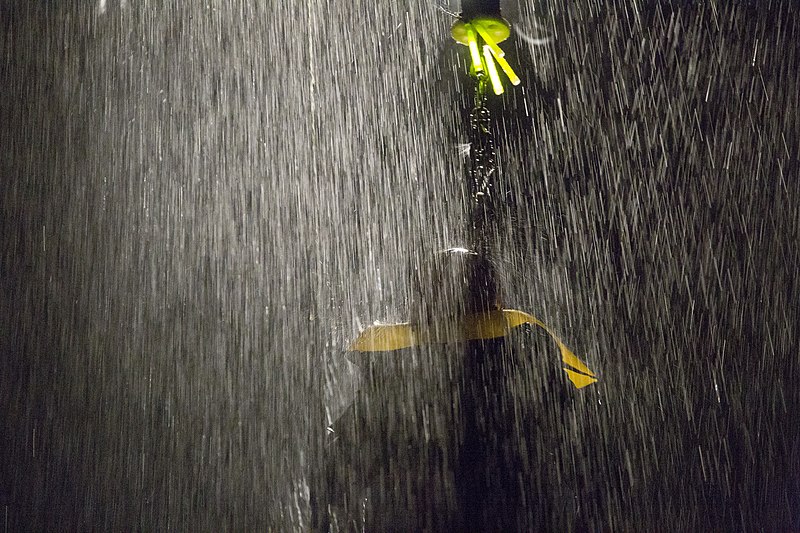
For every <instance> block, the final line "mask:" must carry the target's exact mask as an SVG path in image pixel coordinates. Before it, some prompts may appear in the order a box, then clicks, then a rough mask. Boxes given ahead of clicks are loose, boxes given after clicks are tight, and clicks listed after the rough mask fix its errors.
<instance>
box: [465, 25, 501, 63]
mask: <svg viewBox="0 0 800 533" xmlns="http://www.w3.org/2000/svg"><path fill="white" fill-rule="evenodd" d="M472 26H473V27H474V28H475V29H476V30H477V31H478V33H479V34H480V36H481V37H483V40H484V41H486V46H488V47H489V48H491V49H492V52H493V53H494V55H495V56H496V57H505V55H506V53H505V52H503V50H502V49H501V48H500V47H499V46H497V43H496V42H495V41H494V39H493V38H492V36H491V35H489V32H488V31H487V29H486V27H485V26H484V25H483V23H482V22H479V21H477V20H476V21H473V23H472Z"/></svg>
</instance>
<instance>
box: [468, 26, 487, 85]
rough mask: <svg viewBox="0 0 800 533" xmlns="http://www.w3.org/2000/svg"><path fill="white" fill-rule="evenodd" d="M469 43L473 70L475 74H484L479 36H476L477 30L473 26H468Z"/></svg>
mask: <svg viewBox="0 0 800 533" xmlns="http://www.w3.org/2000/svg"><path fill="white" fill-rule="evenodd" d="M466 26H467V43H468V45H469V55H470V57H472V68H473V70H475V73H476V74H478V73H481V72H483V61H481V53H480V50H478V36H477V35H475V28H473V26H472V24H467V25H466Z"/></svg>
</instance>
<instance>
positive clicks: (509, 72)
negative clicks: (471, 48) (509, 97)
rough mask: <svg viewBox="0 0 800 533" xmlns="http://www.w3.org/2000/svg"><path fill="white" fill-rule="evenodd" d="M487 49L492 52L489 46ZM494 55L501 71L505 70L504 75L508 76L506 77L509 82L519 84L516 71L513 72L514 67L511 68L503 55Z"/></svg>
mask: <svg viewBox="0 0 800 533" xmlns="http://www.w3.org/2000/svg"><path fill="white" fill-rule="evenodd" d="M489 50H491V51H492V53H493V54H494V50H492V49H491V48H490V49H489ZM494 57H495V59H497V62H498V63H499V64H500V68H502V69H503V72H505V73H506V76H508V79H509V80H511V83H512V84H514V85H519V84H520V79H519V76H517V73H516V72H514V69H512V68H511V65H509V64H508V61H506V60H505V58H504V57H503V56H498V55H497V54H494Z"/></svg>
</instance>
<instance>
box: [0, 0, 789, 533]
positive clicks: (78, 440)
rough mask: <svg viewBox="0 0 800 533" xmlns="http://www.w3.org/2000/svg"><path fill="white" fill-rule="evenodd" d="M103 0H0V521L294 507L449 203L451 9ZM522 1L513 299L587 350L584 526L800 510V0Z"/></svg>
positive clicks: (246, 521) (510, 126) (448, 231)
mask: <svg viewBox="0 0 800 533" xmlns="http://www.w3.org/2000/svg"><path fill="white" fill-rule="evenodd" d="M103 4H104V6H105V7H104V12H103V13H100V10H99V9H98V5H97V4H96V3H92V2H88V1H86V2H59V3H56V2H46V1H42V0H31V1H29V2H5V3H3V4H2V7H0V90H1V91H2V93H0V94H2V103H0V148H2V152H0V153H2V156H0V231H1V232H2V240H1V241H0V275H1V276H2V280H0V312H2V315H0V324H2V326H0V349H1V350H2V354H1V356H2V359H0V456H1V458H0V531H6V530H7V531H12V530H86V529H111V530H139V529H142V530H165V529H177V530H223V529H230V530H264V529H265V528H269V527H271V528H274V529H276V530H291V529H302V528H304V527H305V524H307V519H308V516H307V515H308V509H307V494H306V486H305V472H306V470H307V466H308V465H309V464H310V460H309V457H311V456H313V455H314V454H315V453H316V451H317V450H318V447H319V443H320V440H321V431H320V430H321V428H322V426H324V424H325V414H324V413H323V412H322V409H321V408H320V407H319V406H320V405H325V406H327V408H328V411H329V416H333V415H334V414H335V412H336V411H337V409H338V404H337V398H338V396H337V394H338V393H339V392H340V391H342V390H343V389H345V388H347V386H348V384H349V383H350V382H351V379H350V377H349V374H348V367H347V366H346V365H345V364H344V363H343V361H342V359H341V352H342V350H343V349H344V348H345V346H346V345H347V341H348V339H351V338H353V336H354V335H355V334H356V333H357V332H358V330H359V329H360V328H361V327H363V326H365V325H366V324H369V323H371V322H372V321H373V320H375V319H381V320H398V319H401V318H402V316H403V314H402V313H403V306H404V302H405V299H406V297H407V292H408V290H407V288H406V281H405V273H406V269H407V267H408V263H409V260H410V259H411V258H415V257H421V256H424V255H425V254H426V253H428V252H429V251H430V250H434V249H437V248H441V247H444V246H451V245H453V244H457V243H458V242H459V239H461V238H462V236H463V234H462V226H461V223H460V218H459V216H460V212H461V208H462V198H461V183H462V179H463V170H464V164H465V161H464V160H463V156H460V155H459V152H458V150H457V148H456V147H455V145H454V143H455V142H466V141H465V139H464V138H463V135H462V134H461V133H460V132H461V131H462V124H461V122H460V120H461V115H462V113H461V110H460V109H459V106H460V105H461V102H462V100H463V98H464V93H463V92H461V93H459V90H460V87H461V86H460V85H459V82H458V81H457V78H458V76H459V75H458V70H459V67H458V66H457V63H456V60H455V56H454V48H453V46H451V44H450V41H449V36H448V28H449V25H450V24H451V22H452V20H451V19H450V18H449V17H448V16H447V15H446V14H445V13H443V12H442V11H441V10H440V9H437V7H436V3H435V2H423V1H421V0H420V1H403V2H363V1H359V0H354V1H352V2H338V3H333V2H326V1H322V0H309V1H307V2H261V3H258V2H255V3H254V2H244V1H239V0H233V1H230V2H211V3H209V2H178V1H173V0H169V1H165V2H150V1H142V2H138V1H133V0H131V1H129V2H127V3H124V2H119V1H112V0H108V2H106V3H103ZM519 4H521V5H517V3H514V5H509V6H506V7H507V13H508V16H509V17H510V18H511V19H512V21H513V22H515V23H516V24H517V25H518V26H519V27H520V28H524V29H525V31H527V32H529V34H530V35H533V36H535V37H542V38H544V37H550V41H549V42H547V43H546V44H545V45H543V46H536V47H532V48H527V45H525V44H523V43H522V42H520V44H519V51H520V54H521V57H522V56H524V57H528V59H527V60H526V62H524V63H523V64H524V69H521V70H522V72H521V74H523V77H524V78H525V84H524V86H525V93H524V94H525V95H526V96H527V108H526V107H525V105H524V104H522V103H521V102H522V100H521V98H522V95H523V92H522V89H515V92H514V93H513V94H514V96H511V95H509V96H508V97H507V98H506V100H505V101H504V102H505V104H507V107H508V108H509V109H511V108H514V109H516V114H513V115H512V114H511V113H509V114H507V115H506V120H505V122H504V126H503V127H502V128H501V133H502V134H501V135H500V139H499V141H500V143H501V145H502V146H503V149H502V151H501V159H502V162H503V171H504V176H505V178H504V181H503V182H502V184H501V188H502V191H504V192H505V193H507V198H508V202H507V205H508V213H507V215H508V219H509V220H511V221H512V224H510V225H509V226H508V228H507V231H504V232H501V235H500V236H499V239H500V242H501V243H502V249H503V254H502V255H503V256H502V258H501V259H502V261H503V264H504V265H505V266H506V275H507V276H508V278H509V284H510V285H511V286H513V287H514V291H513V293H512V294H510V295H509V296H508V298H507V300H508V302H507V304H508V305H510V306H513V307H518V308H521V309H526V310H528V311H531V312H533V313H534V314H536V315H537V316H539V317H541V318H542V319H545V320H546V321H547V322H548V323H550V324H552V325H553V327H554V328H555V329H556V330H557V331H558V332H559V333H560V334H561V335H562V336H563V337H564V339H565V340H567V341H568V343H569V344H570V345H571V346H572V347H573V348H574V349H575V351H576V353H579V354H580V355H582V356H583V357H584V358H585V359H586V360H588V361H589V362H590V364H591V365H592V366H593V368H595V369H597V370H598V372H599V373H600V374H601V376H602V379H601V382H600V383H599V384H598V385H597V390H598V392H599V393H600V394H601V395H602V398H603V400H602V402H603V403H602V404H599V405H598V407H597V416H598V418H599V424H600V426H601V427H602V428H603V431H602V434H601V435H597V436H595V437H593V438H596V439H597V443H596V446H597V450H598V452H597V455H598V456H599V457H602V458H604V459H605V460H604V462H603V463H602V465H601V466H599V467H598V469H599V471H598V472H597V483H598V486H600V487H601V489H602V493H603V494H604V495H605V504H604V511H603V512H602V513H599V515H598V516H597V517H596V521H595V522H596V523H595V526H596V527H598V528H600V529H603V530H638V531H643V530H648V531H659V530H664V531H667V530H669V531H675V530H681V531H700V530H709V529H718V530H720V531H730V530H755V529H759V528H765V529H767V530H791V529H800V414H798V406H799V405H800V387H798V386H797V383H798V380H800V356H798V350H799V349H800V340H799V338H800V314H799V312H798V308H800V306H798V301H800V287H798V281H797V277H798V275H797V273H798V265H799V264H800V252H799V251H798V242H800V182H799V181H798V178H799V177H800V176H798V169H799V168H800V161H799V160H798V157H799V156H798V153H800V45H798V43H800V15H799V14H798V8H797V7H796V6H795V3H794V2H791V1H788V0H787V1H783V2H781V1H771V2H768V1H764V2H759V3H758V4H757V5H756V4H755V3H747V2H740V3H733V2H719V1H714V0H712V1H709V2H703V3H693V2H674V1H673V2H669V1H663V2H655V1H651V2H622V1H612V2H604V3H602V5H599V4H597V3H595V2H593V1H576V2H569V3H567V4H564V5H561V4H557V3H554V2H544V1H539V2H531V3H525V2H520V3H519ZM524 109H527V114H526V113H525V112H524V111H521V110H524ZM576 461H580V458H576Z"/></svg>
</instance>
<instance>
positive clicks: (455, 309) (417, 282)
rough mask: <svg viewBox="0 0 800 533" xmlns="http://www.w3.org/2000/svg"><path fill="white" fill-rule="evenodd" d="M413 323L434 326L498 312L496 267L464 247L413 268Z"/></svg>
mask: <svg viewBox="0 0 800 533" xmlns="http://www.w3.org/2000/svg"><path fill="white" fill-rule="evenodd" d="M411 288H412V291H413V295H412V305H411V309H410V311H411V317H410V318H411V322H412V323H416V324H431V323H432V322H433V321H439V320H442V319H454V318H458V317H462V316H465V315H470V314H476V313H482V312H487V311H493V310H498V309H500V308H501V294H500V285H499V282H498V279H497V273H496V269H495V266H494V264H493V263H492V261H490V260H489V259H488V258H487V257H484V256H482V255H480V254H478V253H477V252H474V251H472V250H467V249H465V248H450V249H448V250H444V251H442V252H437V253H436V254H434V255H433V256H432V257H431V258H429V259H427V260H425V261H422V262H420V263H417V264H415V265H412V268H411Z"/></svg>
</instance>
